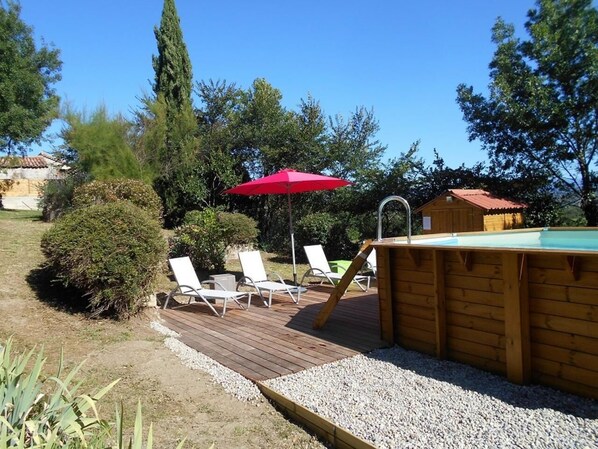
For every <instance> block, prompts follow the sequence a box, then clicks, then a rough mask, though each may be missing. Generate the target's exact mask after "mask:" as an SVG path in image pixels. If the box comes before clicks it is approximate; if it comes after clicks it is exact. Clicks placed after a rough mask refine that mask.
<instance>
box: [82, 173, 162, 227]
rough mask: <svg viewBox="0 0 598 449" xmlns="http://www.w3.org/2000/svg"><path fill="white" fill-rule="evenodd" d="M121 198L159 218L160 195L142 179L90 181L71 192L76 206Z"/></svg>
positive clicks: (160, 210) (160, 211)
mask: <svg viewBox="0 0 598 449" xmlns="http://www.w3.org/2000/svg"><path fill="white" fill-rule="evenodd" d="M123 200H125V201H129V202H131V203H133V204H134V205H135V206H137V207H139V208H141V209H143V210H145V211H147V212H148V213H149V214H150V215H151V216H152V217H153V218H155V219H156V220H161V217H162V203H161V201H160V197H159V196H158V195H157V194H156V192H155V191H154V189H152V187H151V186H149V185H147V184H146V183H144V182H143V181H138V180H135V179H114V180H109V181H92V182H90V183H87V184H83V185H82V186H79V187H77V188H76V189H75V192H74V194H73V206H74V207H77V208H80V207H87V206H91V205H93V204H105V203H112V202H115V201H123Z"/></svg>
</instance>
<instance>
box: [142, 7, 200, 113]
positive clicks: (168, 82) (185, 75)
mask: <svg viewBox="0 0 598 449" xmlns="http://www.w3.org/2000/svg"><path fill="white" fill-rule="evenodd" d="M154 34H155V36H156V41H157V42H158V56H153V57H152V64H153V66H154V71H155V74H156V78H155V83H154V93H155V94H156V97H159V96H160V95H162V96H163V98H164V101H165V102H166V105H167V107H168V109H169V110H170V111H177V112H182V111H184V110H185V109H186V108H188V107H191V84H192V71H191V60H190V59H189V53H188V52H187V46H186V45H185V42H184V41H183V32H182V31H181V22H180V19H179V16H178V13H177V10H176V6H175V4H174V0H164V7H163V9H162V18H161V20H160V27H159V28H158V27H154Z"/></svg>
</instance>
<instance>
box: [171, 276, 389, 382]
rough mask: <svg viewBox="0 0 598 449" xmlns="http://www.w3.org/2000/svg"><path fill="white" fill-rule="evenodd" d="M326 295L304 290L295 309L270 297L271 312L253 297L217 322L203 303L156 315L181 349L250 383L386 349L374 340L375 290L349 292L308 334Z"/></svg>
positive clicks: (377, 332)
mask: <svg viewBox="0 0 598 449" xmlns="http://www.w3.org/2000/svg"><path fill="white" fill-rule="evenodd" d="M331 291H332V289H331V287H327V286H313V287H310V288H309V290H308V291H307V292H306V293H303V294H302V295H301V301H300V303H299V304H294V303H293V302H292V301H291V300H290V298H289V297H288V296H286V297H285V296H282V295H274V296H273V299H272V307H271V308H267V307H264V306H263V304H262V303H261V301H260V299H259V296H257V295H254V296H253V298H252V305H251V307H250V308H249V309H248V310H241V309H239V308H238V307H236V305H235V304H232V305H230V308H227V309H228V310H227V311H226V315H225V316H224V317H223V318H218V317H216V316H214V315H213V314H212V313H211V311H210V310H209V309H208V307H207V306H206V305H205V304H203V303H196V304H191V305H182V306H175V307H173V308H169V309H166V310H160V316H161V317H162V318H163V319H164V321H165V322H164V323H163V324H164V325H165V326H167V327H168V328H169V329H171V330H173V331H176V332H178V333H179V334H181V336H180V337H179V340H180V341H181V342H183V343H185V344H186V345H187V346H189V347H191V348H193V349H195V350H196V351H199V352H201V353H203V354H205V355H207V356H208V357H210V358H212V359H214V360H216V361H217V362H219V363H220V364H222V365H224V366H226V367H228V368H230V369H232V370H233V371H236V372H238V373H239V374H241V375H242V376H244V377H246V378H248V379H250V380H252V381H263V380H266V379H271V378H274V377H279V376H283V375H286V374H292V373H295V372H298V371H301V370H304V369H306V368H310V367H313V366H317V365H323V364H325V363H330V362H334V361H336V360H340V359H343V358H346V357H350V356H353V355H356V354H359V353H363V352H368V351H371V350H372V349H376V348H381V347H384V346H386V344H385V343H384V342H383V341H382V340H380V325H379V314H378V293H377V290H376V289H375V288H371V289H370V290H369V291H368V292H367V293H363V292H357V291H349V292H348V293H347V294H346V295H345V297H344V298H343V299H342V300H341V301H340V302H339V304H338V305H337V307H336V309H335V310H334V312H333V313H332V315H331V316H330V318H329V320H328V322H327V324H326V326H324V328H323V329H319V330H314V329H313V328H312V326H313V323H314V320H315V318H316V315H317V314H318V312H319V311H320V309H321V308H322V307H323V305H324V303H325V302H326V300H327V299H328V297H329V295H330V293H331ZM173 303H174V302H173ZM217 307H218V306H217Z"/></svg>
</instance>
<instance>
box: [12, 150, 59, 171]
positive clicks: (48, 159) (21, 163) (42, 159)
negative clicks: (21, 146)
mask: <svg viewBox="0 0 598 449" xmlns="http://www.w3.org/2000/svg"><path fill="white" fill-rule="evenodd" d="M57 164H59V161H57V160H56V158H54V157H52V156H50V155H49V154H47V153H44V152H41V153H40V154H39V155H37V156H5V157H0V167H3V168H48V167H49V166H50V165H57Z"/></svg>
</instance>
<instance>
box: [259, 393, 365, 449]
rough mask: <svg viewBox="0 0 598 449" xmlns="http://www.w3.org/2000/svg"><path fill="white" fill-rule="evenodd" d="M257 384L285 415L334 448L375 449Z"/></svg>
mask: <svg viewBox="0 0 598 449" xmlns="http://www.w3.org/2000/svg"><path fill="white" fill-rule="evenodd" d="M257 386H258V388H259V389H260V391H261V392H262V394H263V395H264V396H266V397H267V398H268V399H270V400H271V401H273V402H274V403H275V404H276V406H277V407H278V408H279V409H281V410H282V412H283V413H284V414H285V415H287V416H288V417H289V418H291V419H292V420H293V421H296V422H298V423H300V424H302V425H303V426H305V427H307V428H308V429H309V430H311V431H312V432H314V433H315V434H316V435H318V436H320V437H321V438H323V439H325V440H326V441H328V442H329V443H331V444H332V445H333V447H335V448H336V449H376V447H375V446H372V445H371V444H370V443H368V442H367V441H365V440H362V439H361V438H358V437H356V436H355V435H353V434H352V433H350V432H348V431H347V430H345V429H343V428H342V427H339V426H337V425H336V424H334V423H332V422H330V421H329V420H327V419H326V418H323V417H322V416H320V415H318V414H317V413H314V412H312V411H311V410H309V409H307V408H305V407H303V406H302V405H300V404H297V403H296V402H294V401H292V400H291V399H289V398H287V397H285V396H283V395H282V394H280V393H278V392H277V391H275V390H272V389H271V388H269V387H267V386H266V385H264V384H263V383H262V382H257Z"/></svg>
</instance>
